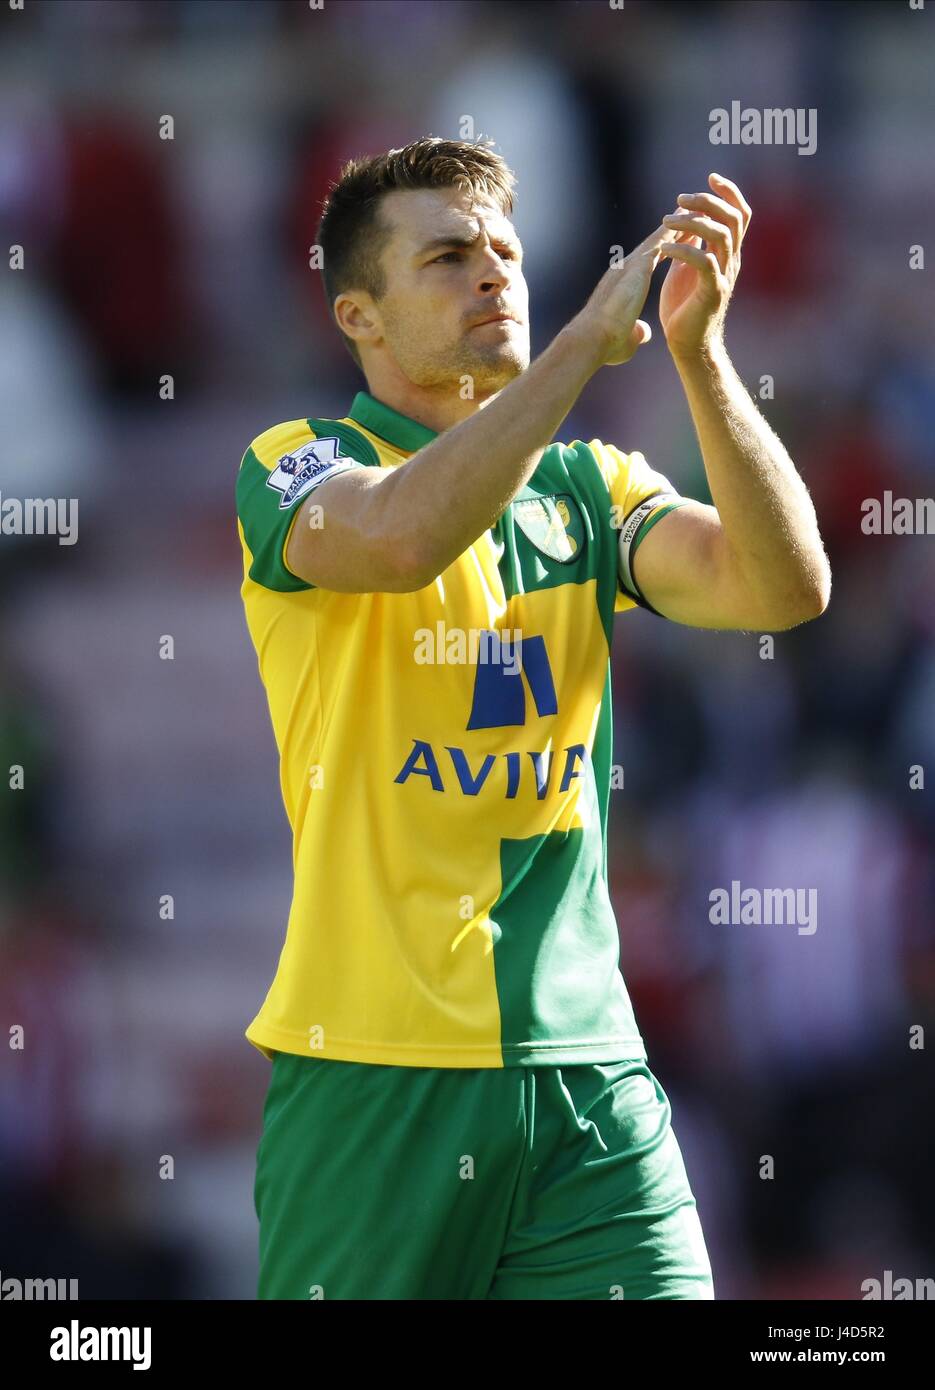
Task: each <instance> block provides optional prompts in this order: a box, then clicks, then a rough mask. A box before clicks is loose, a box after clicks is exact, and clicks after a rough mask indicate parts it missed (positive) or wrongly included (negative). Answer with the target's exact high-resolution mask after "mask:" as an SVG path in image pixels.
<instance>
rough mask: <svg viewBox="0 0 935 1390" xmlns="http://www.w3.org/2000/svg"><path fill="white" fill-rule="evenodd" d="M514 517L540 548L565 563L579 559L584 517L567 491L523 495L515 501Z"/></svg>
mask: <svg viewBox="0 0 935 1390" xmlns="http://www.w3.org/2000/svg"><path fill="white" fill-rule="evenodd" d="M513 517H514V519H515V521H516V524H517V526H518V527H519V528H520V530H521V531H522V532H523V534H524V535H526V536H528V538H529V539H530V540H531V541H532V543H533V545H534V546H535V547H536V549H537V550H541V551H542V553H543V555H548V556H550V557H551V558H552V559H553V560H560V561H561V562H562V563H563V564H566V563H568V561H570V560H577V558H578V556H579V555H580V554H581V549H582V547H583V545H584V520H583V518H582V516H581V512H580V511H579V510H578V504H577V502H576V501H575V500H574V498H573V497H569V496H568V494H567V493H561V494H559V495H557V496H555V497H524V498H523V499H522V500H521V501H519V502H514V503H513Z"/></svg>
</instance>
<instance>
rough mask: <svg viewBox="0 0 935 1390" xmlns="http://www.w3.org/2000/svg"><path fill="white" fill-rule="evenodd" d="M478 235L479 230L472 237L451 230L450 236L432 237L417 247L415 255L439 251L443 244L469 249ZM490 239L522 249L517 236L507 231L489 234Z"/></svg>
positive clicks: (518, 249)
mask: <svg viewBox="0 0 935 1390" xmlns="http://www.w3.org/2000/svg"><path fill="white" fill-rule="evenodd" d="M479 237H480V232H478V233H477V236H473V237H470V236H465V235H464V233H463V232H452V233H451V235H450V236H437V237H433V238H432V240H431V241H427V242H426V243H425V245H424V246H420V247H419V250H418V251H417V252H416V255H417V256H427V255H428V253H429V252H430V251H439V250H441V248H442V247H444V246H457V247H460V248H461V249H462V250H464V251H470V249H471V247H472V246H473V245H474V243H475V242H476V241H477V240H478V239H479ZM490 239H491V241H493V242H498V241H499V242H501V243H502V244H503V245H504V246H512V247H513V248H514V249H515V250H517V251H521V250H522V245H521V243H520V240H519V238H518V237H516V236H511V235H510V234H509V233H507V234H506V235H504V236H491V238H490Z"/></svg>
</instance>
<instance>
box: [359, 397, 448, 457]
mask: <svg viewBox="0 0 935 1390" xmlns="http://www.w3.org/2000/svg"><path fill="white" fill-rule="evenodd" d="M346 418H347V419H348V420H354V421H356V423H357V424H358V425H363V427H364V429H365V430H370V432H371V434H376V435H379V437H380V438H381V439H385V440H386V442H387V444H392V446H393V448H394V449H399V450H401V451H402V453H404V454H414V453H415V452H416V450H417V449H421V448H423V447H424V446H425V445H426V444H430V443H431V442H432V440H433V439H437V437H438V433H437V431H436V430H430V429H429V427H428V426H427V425H420V424H419V422H418V420H410V419H409V416H408V415H400V413H399V411H398V410H393V408H392V407H391V406H388V405H384V404H383V402H382V401H378V400H376V399H375V397H373V396H371V395H370V393H369V392H368V391H358V392H357V395H356V396H355V397H354V402H353V404H352V406H351V408H350V410H349V411H348V412H347V417H346Z"/></svg>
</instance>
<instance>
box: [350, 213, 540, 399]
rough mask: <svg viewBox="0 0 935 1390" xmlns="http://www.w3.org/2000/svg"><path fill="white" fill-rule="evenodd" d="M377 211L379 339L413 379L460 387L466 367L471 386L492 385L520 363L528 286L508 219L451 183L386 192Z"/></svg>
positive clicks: (478, 389) (486, 389)
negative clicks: (380, 239) (384, 239)
mask: <svg viewBox="0 0 935 1390" xmlns="http://www.w3.org/2000/svg"><path fill="white" fill-rule="evenodd" d="M379 216H380V218H381V219H382V220H383V221H384V222H385V223H386V224H387V225H388V226H390V227H391V228H392V232H391V234H390V238H389V241H388V243H387V245H386V246H385V248H384V250H383V253H382V257H381V262H382V265H383V269H384V273H385V277H386V279H385V283H386V293H385V294H384V295H383V297H382V298H381V299H380V300H379V302H378V303H377V304H376V305H375V309H376V312H377V313H378V315H379V321H380V324H381V326H382V338H383V346H384V347H385V348H386V349H387V350H388V351H389V352H390V353H391V354H392V356H393V358H394V359H395V361H396V362H397V364H398V365H399V367H400V369H401V370H402V371H403V373H404V374H405V375H406V376H407V377H408V378H409V380H410V381H412V382H414V383H415V384H416V385H417V386H428V387H432V386H451V385H453V386H458V387H459V388H460V385H461V378H462V377H464V376H469V377H471V378H472V380H473V383H474V390H475V394H476V395H489V394H491V393H492V392H493V391H498V390H501V389H502V388H503V387H504V386H506V385H507V384H508V383H509V382H510V381H512V380H513V378H514V377H516V376H518V375H519V373H520V372H522V371H524V370H525V368H526V367H528V366H529V291H528V289H527V287H526V281H525V279H524V277H523V272H522V268H521V267H522V254H523V251H522V247H521V245H520V242H519V238H518V237H517V235H516V230H515V228H514V227H513V224H512V223H511V222H510V220H509V219H508V218H507V217H506V216H505V215H504V214H503V213H502V212H501V211H500V210H499V208H498V207H497V206H496V204H493V203H488V202H476V203H472V200H471V195H470V194H469V193H465V192H461V191H460V190H459V189H456V188H443V189H434V188H427V189H412V190H407V191H405V192H403V191H398V190H397V191H394V192H392V193H388V194H387V195H386V197H385V198H384V199H383V202H382V203H381V205H380V212H379ZM498 316H499V318H500V321H499V322H490V320H493V319H495V318H497V317H498ZM504 316H508V317H507V318H504ZM483 320H487V322H482V321H483Z"/></svg>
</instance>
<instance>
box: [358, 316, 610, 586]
mask: <svg viewBox="0 0 935 1390" xmlns="http://www.w3.org/2000/svg"><path fill="white" fill-rule="evenodd" d="M602 363H603V352H602V347H601V344H600V342H599V341H597V340H595V339H594V338H592V337H591V336H589V335H588V334H587V332H585V331H583V330H582V329H581V328H579V327H578V326H577V325H576V323H575V321H574V320H572V322H571V323H570V324H568V325H567V326H566V327H565V328H563V329H562V330H561V332H560V333H559V334H558V335H557V336H556V337H555V338H554V339H553V341H552V342H551V343H550V345H549V346H548V347H547V348H546V349H545V351H544V352H542V353H541V354H540V355H539V357H537V358H536V359H535V361H534V362H532V363H531V364H530V366H529V367H528V368H527V369H526V371H525V372H523V373H522V375H521V376H519V377H517V378H516V380H515V381H512V382H510V384H509V385H508V386H506V387H504V389H503V390H502V391H501V392H500V393H499V394H498V395H497V396H496V397H495V398H494V399H493V400H491V401H490V403H489V404H488V405H486V406H484V407H483V409H481V410H479V411H477V413H476V414H474V415H472V416H471V417H470V418H469V419H467V420H464V421H462V422H461V423H460V424H458V425H454V426H453V427H452V428H451V429H448V430H445V431H444V433H443V434H441V435H439V437H438V438H437V439H433V440H432V442H431V443H430V444H427V445H426V446H425V447H424V448H422V449H420V450H419V451H418V453H417V454H415V455H413V457H412V458H411V459H410V460H409V461H408V462H407V463H405V464H403V465H402V466H401V467H400V468H399V469H396V470H394V472H393V473H392V474H391V475H390V476H388V477H387V478H386V480H385V482H383V483H382V484H381V487H380V488H379V497H378V499H377V498H375V499H374V502H375V505H378V506H379V509H380V514H381V518H382V523H383V525H384V526H385V527H386V528H387V530H388V531H389V532H390V533H391V534H393V533H395V534H401V533H402V529H403V527H405V528H406V529H407V530H408V531H409V533H410V534H411V535H412V536H413V537H414V538H416V539H415V542H414V543H415V544H416V545H417V547H418V555H419V568H420V570H424V576H425V582H426V583H430V582H431V580H432V579H433V578H434V577H435V576H436V575H437V574H440V573H441V572H442V570H444V569H445V568H447V566H448V565H449V564H451V563H452V562H453V561H454V560H456V559H457V557H458V556H459V555H461V554H462V553H463V552H464V551H465V550H467V549H468V547H469V546H471V545H472V544H473V543H474V541H476V540H477V537H478V536H480V535H482V534H483V532H484V531H486V530H487V529H488V527H490V526H492V525H493V524H494V522H496V520H497V519H498V517H499V516H500V515H501V513H502V512H503V511H504V510H505V508H506V507H507V506H508V505H509V503H510V502H511V501H512V500H513V498H514V497H515V496H516V494H517V493H518V492H519V491H520V489H521V488H522V487H523V486H524V485H525V484H526V483H527V482H528V480H529V478H530V477H531V476H532V474H533V473H534V472H535V469H536V467H537V465H538V463H539V460H540V458H541V457H542V453H543V451H544V450H545V448H546V447H547V446H548V445H549V444H550V443H551V442H552V439H553V438H554V436H555V434H556V432H557V430H558V428H559V426H560V425H561V423H562V421H563V420H564V418H565V416H566V415H567V414H568V412H569V410H570V409H571V407H572V406H573V405H574V403H575V401H576V400H577V399H578V396H579V395H580V393H581V391H582V389H583V388H584V386H585V385H586V383H587V382H588V380H589V379H590V377H591V376H593V374H594V373H595V372H596V371H597V370H598V368H599V367H600V366H601V365H602Z"/></svg>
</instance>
